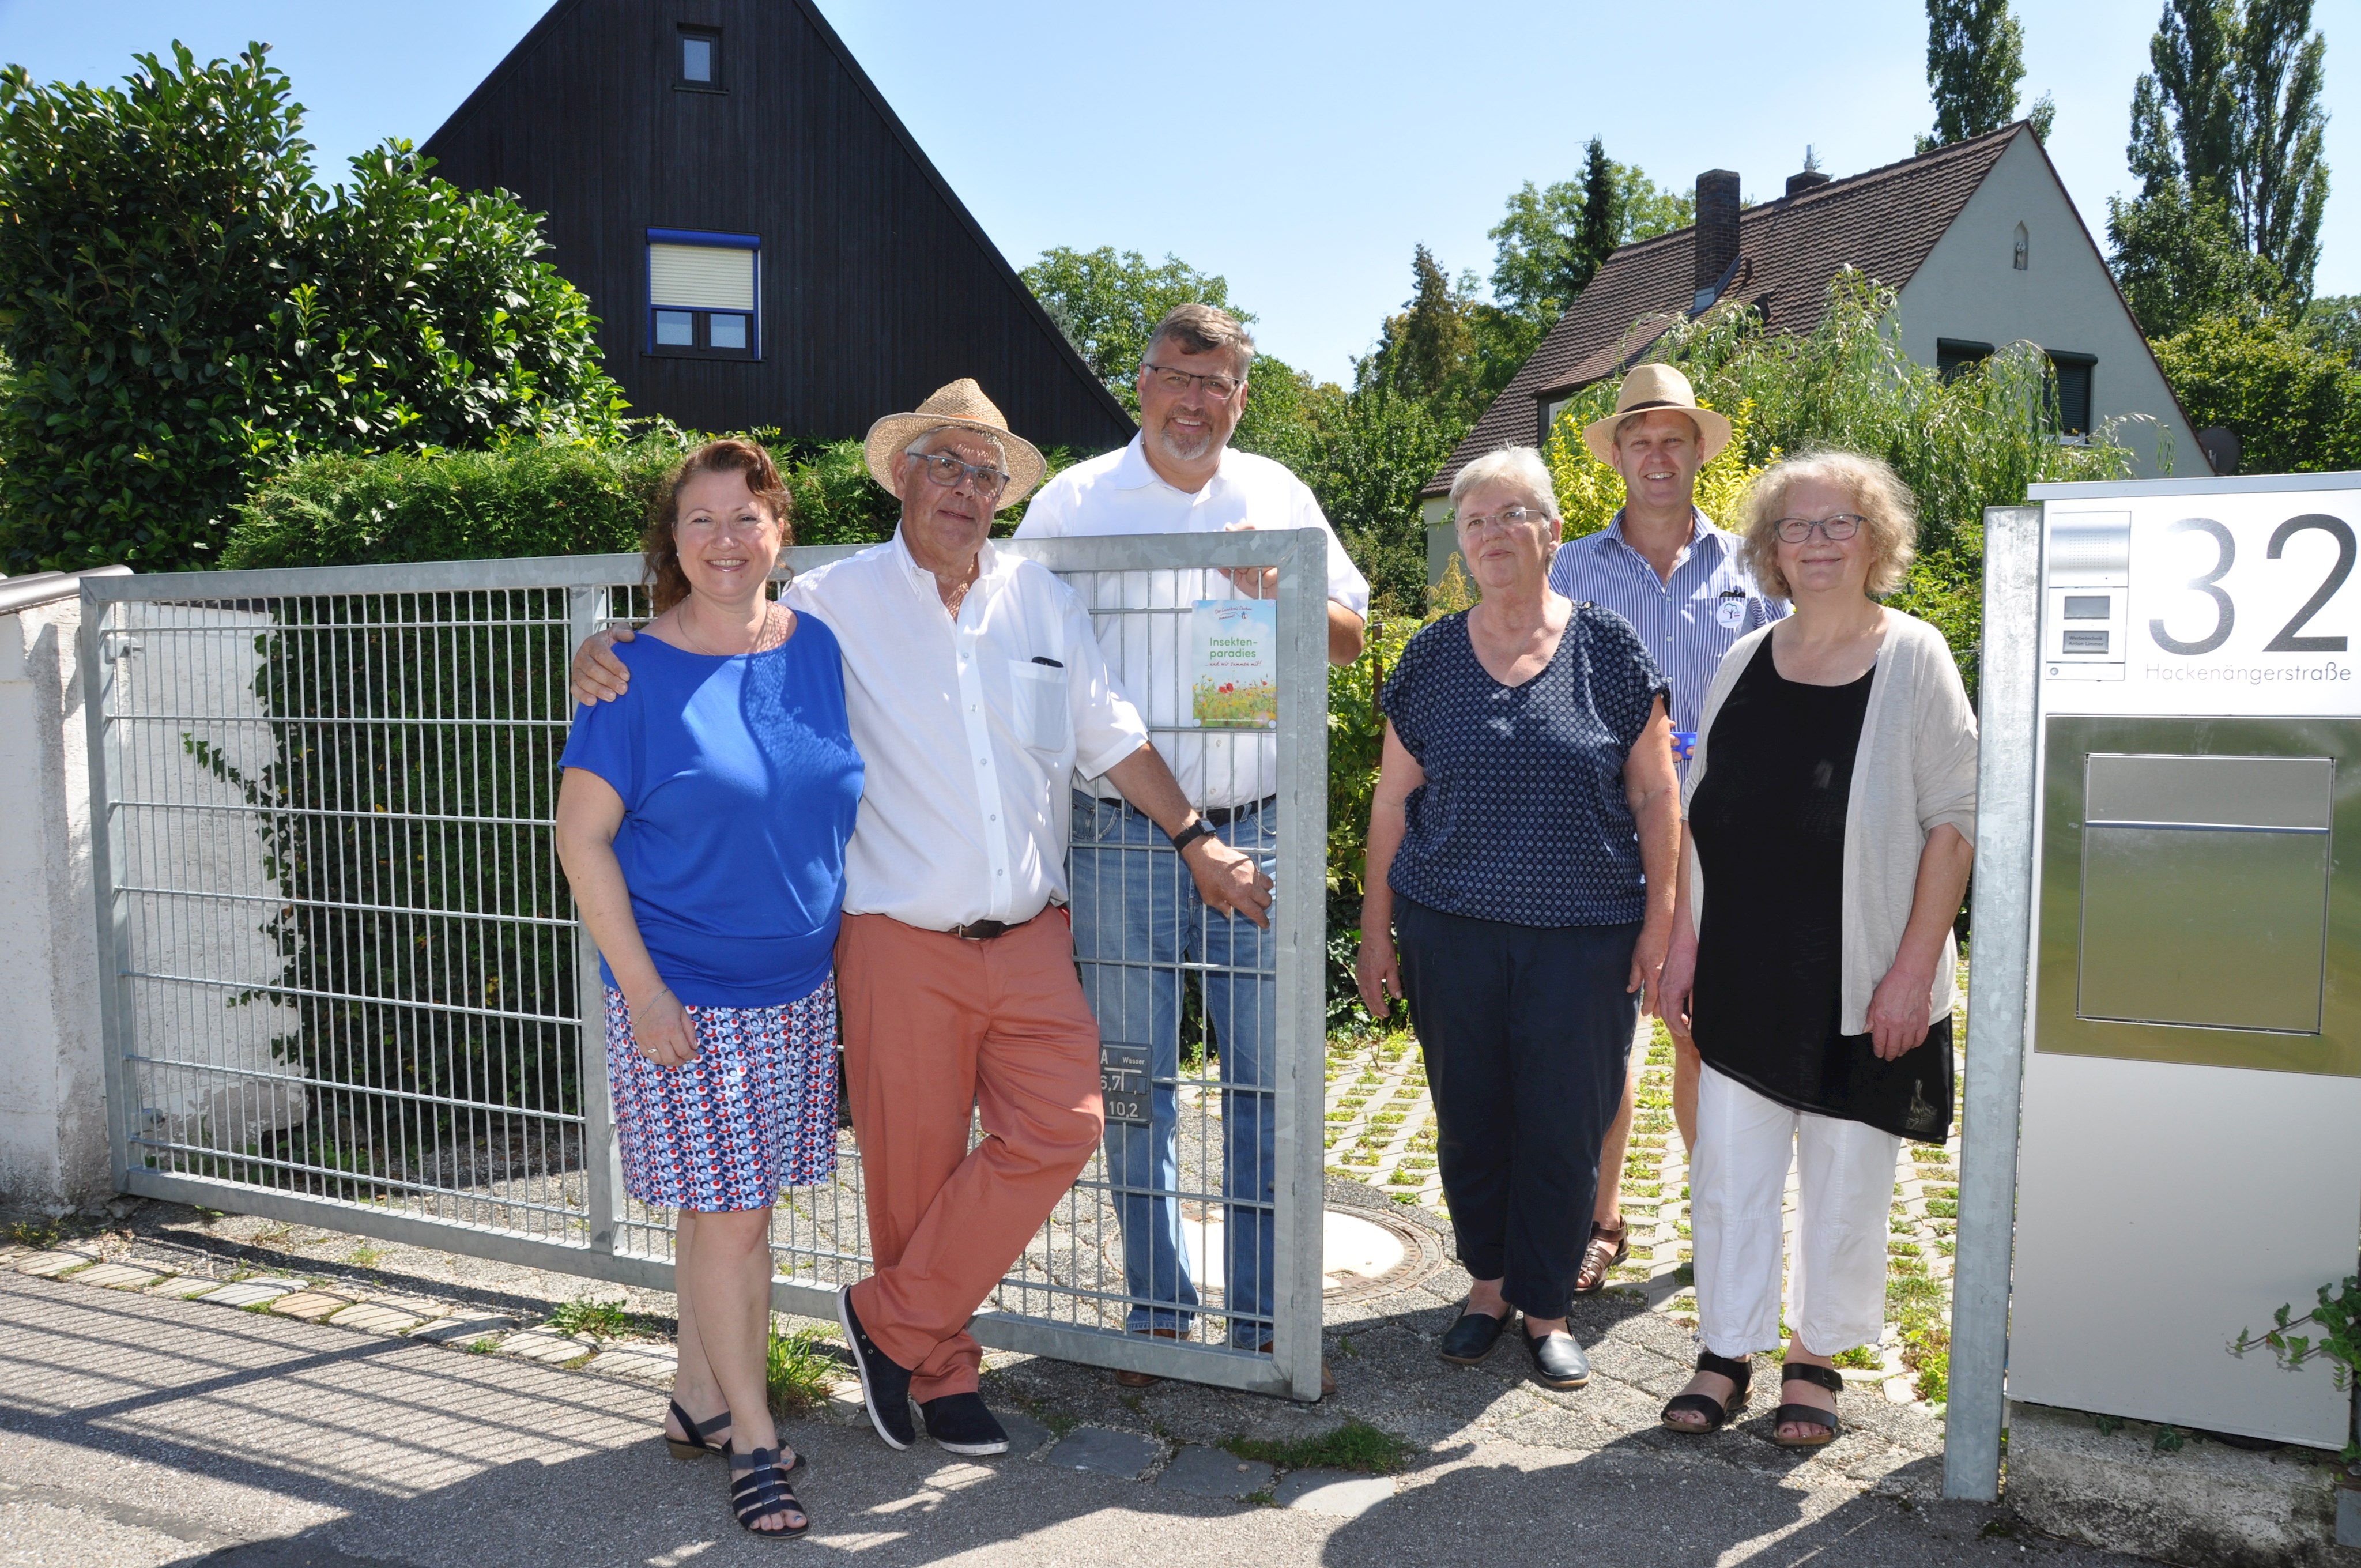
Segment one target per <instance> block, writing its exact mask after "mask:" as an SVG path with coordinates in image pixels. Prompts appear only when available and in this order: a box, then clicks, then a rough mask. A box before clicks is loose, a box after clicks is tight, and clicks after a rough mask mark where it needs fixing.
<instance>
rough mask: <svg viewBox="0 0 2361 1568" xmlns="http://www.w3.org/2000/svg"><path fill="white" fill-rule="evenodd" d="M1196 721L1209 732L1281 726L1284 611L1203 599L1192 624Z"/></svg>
mask: <svg viewBox="0 0 2361 1568" xmlns="http://www.w3.org/2000/svg"><path fill="white" fill-rule="evenodd" d="M1189 671H1190V677H1191V679H1190V717H1191V718H1192V719H1194V720H1195V721H1196V722H1197V723H1198V724H1200V725H1202V726H1203V727H1204V728H1206V729H1273V728H1276V727H1277V725H1278V723H1279V607H1278V606H1277V605H1275V604H1273V603H1272V602H1271V601H1270V600H1268V599H1199V600H1198V601H1197V602H1196V605H1195V607H1194V609H1193V611H1192V613H1191V624H1190V661H1189Z"/></svg>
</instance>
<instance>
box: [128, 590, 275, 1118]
mask: <svg viewBox="0 0 2361 1568" xmlns="http://www.w3.org/2000/svg"><path fill="white" fill-rule="evenodd" d="M121 624H122V625H123V627H124V628H125V634H126V649H125V656H124V657H123V658H121V659H120V660H118V661H117V662H116V666H115V681H116V688H117V689H116V691H115V696H114V697H113V700H112V704H111V711H113V712H115V713H117V714H125V715H131V716H140V715H149V714H154V715H162V716H170V717H168V718H164V719H163V720H162V721H160V722H148V721H144V720H140V719H137V718H134V719H133V720H132V721H128V722H124V723H120V724H118V726H117V727H116V728H117V740H116V743H115V751H114V753H113V755H112V757H111V759H110V762H109V766H110V767H111V768H112V769H113V770H114V772H115V777H114V778H113V780H112V784H113V792H114V797H115V799H117V800H120V801H126V802H132V803H137V804H133V805H129V806H126V807H125V808H124V810H123V822H122V828H121V830H120V850H121V858H122V864H121V865H119V866H118V867H117V868H116V880H117V881H118V882H119V883H121V884H122V885H124V886H126V887H128V888H135V889H139V890H142V891H137V892H132V893H128V894H126V895H125V896H124V902H123V906H122V910H121V914H122V918H123V925H122V929H123V932H124V935H125V951H124V952H123V954H122V955H121V957H122V959H123V961H124V965H125V967H126V969H127V970H131V971H132V972H133V973H134V974H135V975H136V976H140V977H143V978H137V979H135V980H133V981H132V982H131V985H130V988H129V989H130V995H129V999H128V1001H129V1005H128V1008H127V1009H126V1011H127V1013H128V1014H129V1022H130V1025H131V1027H132V1029H133V1031H134V1034H133V1036H132V1037H133V1039H134V1040H135V1041H136V1043H137V1044H136V1049H137V1055H138V1057H139V1058H141V1059H140V1061H139V1063H138V1065H137V1068H136V1069H135V1070H134V1072H133V1074H132V1075H131V1077H130V1079H129V1080H128V1082H127V1084H126V1089H127V1090H128V1091H131V1092H133V1093H135V1094H136V1096H137V1099H136V1102H135V1103H134V1105H133V1108H132V1115H133V1119H134V1123H135V1130H136V1131H137V1132H140V1133H144V1134H146V1135H151V1136H156V1137H160V1138H163V1139H165V1140H166V1141H168V1142H171V1143H176V1144H193V1145H197V1146H202V1147H205V1148H216V1149H243V1148H245V1147H247V1146H248V1145H250V1144H253V1143H256V1142H258V1140H260V1139H261V1138H263V1137H264V1136H266V1135H269V1134H270V1133H273V1132H276V1131H277V1130H279V1129H280V1128H282V1127H287V1126H291V1125H293V1124H296V1123H299V1122H301V1121H302V1119H303V1116H304V1112H305V1107H306V1100H305V1097H304V1093H303V1090H302V1086H301V1085H300V1084H297V1083H291V1082H285V1081H280V1078H281V1077H282V1076H283V1075H290V1074H292V1073H294V1072H295V1070H296V1069H294V1068H292V1067H291V1065H289V1064H287V1063H284V1062H281V1061H280V1060H279V1059H278V1058H275V1057H274V1056H273V1055H272V1054H271V1049H270V1042H271V1040H272V1038H273V1037H274V1036H280V1035H290V1034H292V1033H293V1032H294V1030H295V1028H296V1025H297V1021H298V1019H297V1014H296V1012H295V1009H293V1008H291V1007H288V1006H284V1005H281V1004H280V1003H276V1002H272V1001H267V1000H264V999H262V998H260V997H257V996H253V995H252V994H251V993H250V991H249V988H252V987H257V986H262V985H268V984H270V983H272V982H275V981H277V980H278V979H279V977H280V971H281V970H282V968H283V967H284V965H283V959H281V957H280V953H279V951H278V949H277V948H276V946H275V944H274V943H273V941H272V939H271V938H269V937H268V936H267V935H266V934H265V933H264V931H263V927H264V926H265V925H266V924H267V923H268V922H269V920H270V919H271V917H272V916H274V915H276V914H277V913H278V910H279V900H280V887H279V883H278V882H277V880H276V879H275V878H274V877H272V876H271V875H270V874H269V868H268V867H267V866H266V865H265V864H264V863H263V862H264V855H265V852H266V850H265V846H264V845H263V842H262V840H261V839H260V838H259V837H258V835H257V832H256V828H258V826H259V822H258V817H257V816H256V814H255V812H254V811H253V809H252V808H251V807H250V806H247V801H246V796H245V794H244V792H243V791H242V790H241V789H240V788H239V787H238V785H237V784H236V783H235V782H234V781H233V780H231V779H226V778H223V777H221V776H219V775H217V774H216V773H214V771H213V769H211V768H210V767H208V766H206V765H205V764H204V763H203V762H200V761H199V760H198V759H197V758H196V757H195V756H193V755H192V754H191V747H192V743H195V744H201V745H203V747H204V748H206V749H207V751H210V752H211V754H213V755H214V756H216V757H219V758H221V759H222V760H223V762H225V763H226V764H227V765H228V767H229V768H230V769H231V770H233V771H234V773H236V774H238V775H240V776H243V777H245V778H247V779H257V780H258V779H260V778H262V777H263V775H264V773H265V771H266V770H267V769H268V768H269V766H270V764H271V762H272V760H273V755H274V753H273V751H272V733H271V729H270V725H269V717H268V715H266V714H265V712H264V711H263V707H262V703H261V700H260V699H259V698H258V697H257V696H255V694H254V679H255V674H256V672H257V670H258V668H259V667H260V664H261V655H260V653H258V652H257V651H256V647H255V644H256V641H258V638H259V636H260V635H261V634H262V633H263V632H265V631H267V630H269V628H270V625H271V620H270V618H269V616H267V615H263V614H259V613H257V612H254V611H250V610H236V609H227V608H225V607H222V606H218V605H176V604H139V603H134V604H127V605H126V606H125V607H124V612H123V620H122V622H121ZM165 976H170V977H173V978H170V979H165V978H146V977H165ZM241 995H244V996H245V1000H239V998H240V997H241Z"/></svg>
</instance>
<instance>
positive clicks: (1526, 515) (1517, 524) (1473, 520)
mask: <svg viewBox="0 0 2361 1568" xmlns="http://www.w3.org/2000/svg"><path fill="white" fill-rule="evenodd" d="M1546 521H1549V519H1548V518H1547V516H1546V515H1544V514H1543V513H1541V512H1537V511H1535V510H1533V509H1532V508H1531V507H1502V508H1501V509H1500V510H1499V511H1496V512H1494V513H1493V514H1492V515H1491V516H1489V517H1463V518H1461V519H1460V520H1459V526H1460V527H1462V528H1464V529H1466V531H1467V532H1469V533H1471V534H1472V533H1481V532H1483V531H1484V530H1486V529H1488V528H1522V527H1524V525H1525V524H1527V523H1529V522H1546Z"/></svg>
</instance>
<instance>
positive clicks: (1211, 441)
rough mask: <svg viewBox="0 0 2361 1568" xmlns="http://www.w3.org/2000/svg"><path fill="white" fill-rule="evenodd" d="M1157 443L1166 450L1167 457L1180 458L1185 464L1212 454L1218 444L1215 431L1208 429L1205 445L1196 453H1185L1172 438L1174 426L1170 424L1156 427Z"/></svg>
mask: <svg viewBox="0 0 2361 1568" xmlns="http://www.w3.org/2000/svg"><path fill="white" fill-rule="evenodd" d="M1156 442H1157V444H1158V445H1159V446H1161V447H1163V448H1164V454H1165V455H1166V456H1168V457H1175V458H1178V459H1180V461H1181V462H1183V463H1192V462H1194V461H1196V460H1197V459H1198V458H1200V457H1202V456H1203V455H1205V454H1206V453H1208V452H1211V451H1212V450H1213V447H1214V446H1215V445H1216V444H1218V443H1217V441H1216V438H1215V437H1214V435H1213V431H1212V430H1211V429H1208V430H1207V431H1206V432H1205V442H1204V444H1203V445H1202V446H1200V447H1198V448H1197V450H1196V451H1194V452H1185V451H1183V450H1181V448H1180V443H1179V442H1178V441H1175V440H1174V439H1173V438H1172V426H1171V425H1170V424H1169V423H1166V424H1160V425H1159V426H1157V427H1156Z"/></svg>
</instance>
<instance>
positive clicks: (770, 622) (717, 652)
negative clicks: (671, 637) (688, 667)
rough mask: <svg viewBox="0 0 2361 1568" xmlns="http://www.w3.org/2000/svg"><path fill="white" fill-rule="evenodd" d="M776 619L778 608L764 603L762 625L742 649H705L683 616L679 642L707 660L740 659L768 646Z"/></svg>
mask: <svg viewBox="0 0 2361 1568" xmlns="http://www.w3.org/2000/svg"><path fill="white" fill-rule="evenodd" d="M692 602H694V601H692ZM681 608H682V609H688V608H689V607H688V606H686V605H684V606H682V607H681ZM778 619H779V607H778V606H777V605H775V604H771V603H768V602H765V603H764V604H763V624H762V625H760V626H758V627H756V628H755V629H754V635H753V637H752V641H749V642H748V644H747V645H746V646H745V647H743V648H721V649H715V648H708V647H705V646H704V645H703V641H704V640H703V639H702V638H700V637H698V636H697V634H696V632H695V630H693V629H692V628H691V627H690V626H689V623H688V617H687V616H686V615H683V616H682V617H681V618H680V620H679V623H678V624H679V629H680V634H681V640H682V641H685V642H687V643H688V644H689V645H690V647H689V652H692V653H702V654H704V655H706V656H707V657H708V658H712V659H731V658H739V657H742V656H744V655H745V654H748V653H759V652H762V651H763V649H764V648H766V647H768V646H770V644H771V632H772V630H774V628H775V627H776V626H777V624H778Z"/></svg>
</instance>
